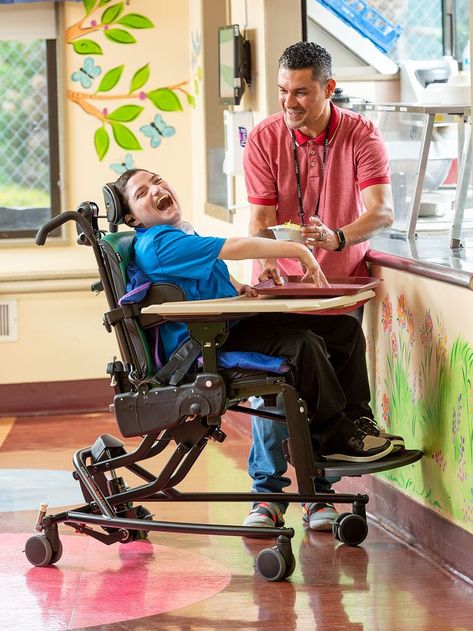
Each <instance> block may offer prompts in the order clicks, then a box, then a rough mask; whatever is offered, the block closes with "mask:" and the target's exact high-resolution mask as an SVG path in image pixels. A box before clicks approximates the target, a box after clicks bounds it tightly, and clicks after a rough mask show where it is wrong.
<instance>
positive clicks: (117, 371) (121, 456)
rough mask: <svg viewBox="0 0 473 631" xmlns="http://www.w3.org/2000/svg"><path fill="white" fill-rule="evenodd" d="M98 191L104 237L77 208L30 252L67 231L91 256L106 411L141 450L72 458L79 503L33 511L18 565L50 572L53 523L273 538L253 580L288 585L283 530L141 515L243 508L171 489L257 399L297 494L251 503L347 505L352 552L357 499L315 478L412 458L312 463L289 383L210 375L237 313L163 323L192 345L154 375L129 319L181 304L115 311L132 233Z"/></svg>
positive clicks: (107, 190) (359, 526) (100, 529)
mask: <svg viewBox="0 0 473 631" xmlns="http://www.w3.org/2000/svg"><path fill="white" fill-rule="evenodd" d="M103 190H104V197H105V206H106V210H107V214H106V218H107V220H108V222H109V232H108V233H106V234H105V233H104V232H103V231H101V230H100V229H99V227H98V218H99V209H98V206H97V205H96V204H95V203H93V202H84V203H82V204H81V205H80V206H79V207H78V209H77V210H76V211H68V212H64V213H62V214H60V215H58V216H57V217H54V218H53V219H51V220H50V221H48V222H47V223H46V224H44V225H43V226H42V227H41V228H40V229H39V231H38V234H37V237H36V243H37V244H38V245H43V244H44V243H45V241H46V238H47V236H48V234H49V233H51V232H52V231H53V230H55V229H57V228H58V227H59V226H61V225H62V224H64V223H66V222H68V221H74V222H76V226H77V232H78V235H79V236H78V242H79V243H83V244H86V245H90V246H91V247H92V250H93V252H94V255H95V258H96V261H97V265H98V272H99V276H100V279H99V280H98V281H97V282H96V283H94V284H93V285H92V288H91V289H92V291H94V292H98V291H103V292H104V293H105V296H106V299H107V302H108V311H107V312H106V313H105V315H104V321H103V323H104V325H105V327H106V328H107V330H108V331H112V330H113V331H114V332H115V334H116V337H117V341H118V346H119V349H120V354H121V360H117V359H114V360H113V361H112V362H110V363H109V364H108V367H107V373H108V374H109V375H110V377H111V385H112V386H113V387H114V390H115V396H114V400H113V405H112V406H111V409H112V410H113V411H114V412H115V415H116V420H117V424H118V427H119V429H120V432H121V434H122V436H123V437H124V438H129V437H141V442H140V444H139V446H138V447H137V448H136V449H134V450H133V451H131V452H128V451H127V450H126V449H125V444H124V442H123V441H122V440H120V439H119V438H116V437H114V436H111V435H108V434H105V435H101V436H99V437H98V438H97V440H96V441H95V442H94V444H93V445H92V446H90V447H85V448H83V449H79V450H78V451H76V452H75V454H74V456H73V464H74V469H75V470H74V472H73V477H74V478H75V479H76V480H77V481H78V482H79V484H80V487H81V491H82V493H83V496H84V500H85V503H84V504H83V505H82V506H80V507H78V508H74V509H68V510H65V511H63V512H60V513H57V514H47V505H42V506H41V508H40V511H39V515H38V519H37V523H36V530H37V531H38V533H40V534H36V535H34V536H32V537H31V538H29V539H28V541H27V542H26V546H25V553H26V557H27V559H28V560H29V561H30V563H32V564H33V565H36V566H47V565H51V564H54V563H56V562H57V561H59V559H60V557H61V555H62V544H61V541H60V538H59V532H58V524H60V523H63V524H65V525H67V526H70V527H72V528H73V529H75V530H76V531H78V532H80V533H84V534H87V535H89V536H91V537H93V538H95V539H97V540H99V541H101V542H103V543H105V544H111V543H115V542H120V543H129V542H132V541H135V540H137V539H140V538H144V537H146V535H147V533H148V532H150V531H164V532H179V533H193V534H212V535H234V536H251V537H262V538H268V537H274V538H276V539H277V542H276V545H275V546H274V547H270V548H265V549H264V550H262V551H261V552H259V554H258V555H257V557H256V560H255V566H256V569H257V570H258V572H259V573H260V574H261V576H262V577H263V578H265V579H266V580H268V581H278V580H282V579H284V578H287V577H289V576H290V575H291V574H292V573H293V571H294V568H295V558H294V556H293V553H292V549H291V539H292V537H293V536H294V530H293V529H292V528H276V527H275V528H257V527H248V526H246V527H245V526H238V525H215V524H191V523H177V522H162V521H155V520H154V519H153V518H152V515H151V513H150V512H149V511H148V510H147V509H146V508H145V507H144V506H142V505H141V503H151V502H156V503H159V502H189V501H191V502H235V501H238V502H241V501H243V502H248V503H250V502H253V501H254V500H255V494H254V493H249V492H248V493H234V492H220V493H187V492H181V491H179V490H178V488H177V486H178V485H179V483H180V482H181V481H182V480H183V479H184V477H185V476H186V475H187V474H188V473H189V471H190V470H191V468H192V466H193V465H194V463H195V462H196V460H197V458H198V457H199V455H200V453H201V452H202V451H203V449H204V448H205V447H206V445H207V444H208V443H209V442H210V441H216V442H217V443H219V442H223V441H224V440H225V438H226V435H225V433H224V432H223V430H222V417H223V416H224V414H225V412H226V411H227V410H233V411H237V412H240V413H243V414H246V415H251V414H252V413H253V411H252V409H251V408H250V407H247V406H245V405H242V402H244V401H245V400H247V399H248V398H249V397H252V396H261V397H263V398H264V399H265V400H266V401H267V403H270V402H272V403H273V404H274V401H275V398H276V397H277V396H278V395H280V396H282V398H283V401H284V407H285V416H281V415H279V414H274V413H270V412H263V411H258V416H261V417H264V418H267V419H270V420H271V421H277V422H284V423H287V429H288V435H289V438H288V440H287V444H286V445H285V453H286V456H287V459H288V461H289V462H290V463H291V464H292V466H293V467H294V469H295V474H296V480H297V487H298V492H297V493H261V494H258V496H257V497H258V500H261V501H271V502H276V501H285V502H315V501H318V502H337V503H346V504H351V505H352V512H344V513H342V514H341V515H340V516H339V517H338V518H337V520H336V523H335V524H334V525H333V534H334V536H335V537H336V538H337V539H338V540H340V541H341V542H343V543H345V544H347V545H349V546H357V545H359V544H360V543H361V542H362V541H364V539H365V538H366V535H367V532H368V527H367V521H366V510H365V506H366V504H367V502H368V496H367V495H364V494H340V493H337V494H323V493H316V492H315V487H314V481H315V480H316V479H317V478H318V477H320V476H323V475H335V476H345V475H348V476H351V475H354V476H359V475H363V474H366V473H373V472H377V471H383V470H387V469H393V468H396V467H401V466H405V465H408V464H410V463H412V462H415V461H417V460H419V459H420V458H421V457H422V455H423V454H422V452H421V451H418V450H404V451H402V452H397V453H395V454H394V455H393V454H390V455H389V456H387V457H385V458H384V459H382V460H378V461H375V462H372V463H369V464H354V463H349V462H346V463H341V462H329V461H321V462H318V461H316V459H315V456H314V453H313V448H312V441H311V436H310V432H309V425H308V422H307V413H306V405H305V402H304V401H303V400H302V399H301V398H300V397H299V395H298V393H297V391H296V390H295V388H294V387H293V386H292V385H291V379H290V374H277V373H270V372H268V371H266V370H263V371H262V370H260V369H241V368H235V369H228V368H226V369H221V368H219V367H218V361H217V353H218V349H219V347H221V346H222V344H223V343H224V341H225V339H226V337H227V334H228V326H229V320H231V319H234V318H235V317H236V318H241V317H242V316H241V314H239V315H238V316H232V314H224V315H221V316H202V315H200V316H189V317H186V318H183V317H182V315H181V316H178V317H170V316H169V317H168V316H166V319H167V320H179V321H182V320H185V321H186V322H187V324H188V326H189V331H190V337H191V340H192V341H191V342H190V343H189V344H188V345H187V346H186V347H185V348H183V349H181V350H180V351H179V352H177V353H175V355H174V356H173V357H172V358H171V360H170V361H169V362H168V364H166V365H165V366H163V367H160V368H158V367H157V365H156V362H155V360H154V357H153V354H154V353H153V352H152V344H151V343H150V339H151V337H150V332H153V331H156V330H158V332H159V324H160V323H162V322H163V321H164V318H163V317H162V316H156V315H150V314H146V315H145V314H142V313H141V309H142V308H143V307H144V306H146V305H149V304H159V303H163V302H167V301H180V300H184V296H183V294H182V291H181V289H180V288H178V287H177V286H174V285H170V284H166V285H153V286H151V288H150V290H149V291H148V293H147V295H146V298H145V299H144V300H143V301H141V302H140V303H132V304H125V303H122V301H121V299H122V298H123V297H124V296H125V294H126V293H127V266H128V264H129V262H130V261H131V259H132V256H133V239H134V231H120V232H119V231H118V230H117V225H118V224H119V223H121V220H122V216H121V209H120V203H119V199H118V197H117V194H116V191H115V190H114V186H113V184H107V185H106V186H105V187H104V189H103ZM246 317H251V315H249V316H246ZM199 353H201V355H202V362H201V363H202V367H201V368H200V369H199V368H197V366H198V363H197V362H196V358H197V355H198V354H199ZM166 449H167V450H168V451H169V452H170V456H169V458H168V460H167V462H166V463H165V465H164V468H163V469H162V471H161V472H160V473H159V474H157V475H155V474H154V473H151V472H150V471H148V470H147V469H145V468H144V467H143V465H142V462H143V461H144V460H147V459H150V458H153V457H154V456H156V455H157V454H159V453H161V452H164V450H166ZM121 470H128V471H131V472H133V474H135V475H136V476H138V478H140V480H142V481H143V482H142V483H141V484H138V485H136V486H134V487H129V486H128V485H127V483H126V482H125V480H124V478H123V477H122V475H121V473H122V471H121Z"/></svg>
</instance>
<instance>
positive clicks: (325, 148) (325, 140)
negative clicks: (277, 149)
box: [291, 121, 330, 226]
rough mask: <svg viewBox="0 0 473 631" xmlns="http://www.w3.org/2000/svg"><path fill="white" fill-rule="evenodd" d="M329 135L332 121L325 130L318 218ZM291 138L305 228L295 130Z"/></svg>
mask: <svg viewBox="0 0 473 631" xmlns="http://www.w3.org/2000/svg"><path fill="white" fill-rule="evenodd" d="M329 133H330V121H329V122H328V125H327V127H326V128H325V136H324V152H323V156H322V174H321V178H320V186H319V194H318V196H317V202H316V204H315V210H314V217H317V216H318V214H319V206H320V197H321V195H322V187H323V183H324V173H325V164H326V161H327V145H328V141H329ZM291 137H292V152H293V156H294V171H295V172H296V186H297V199H298V202H299V213H298V214H299V219H300V224H301V226H303V225H304V224H305V212H304V205H303V203H302V188H301V174H300V168H299V158H298V157H297V143H296V135H295V133H294V130H293V129H291Z"/></svg>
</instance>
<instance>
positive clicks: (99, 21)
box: [65, 0, 202, 173]
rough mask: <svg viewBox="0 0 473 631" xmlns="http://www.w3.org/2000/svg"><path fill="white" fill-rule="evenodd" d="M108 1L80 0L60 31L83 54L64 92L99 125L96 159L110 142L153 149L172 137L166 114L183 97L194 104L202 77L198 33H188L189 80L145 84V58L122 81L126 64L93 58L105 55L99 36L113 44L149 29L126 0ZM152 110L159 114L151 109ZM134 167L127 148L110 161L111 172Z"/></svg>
mask: <svg viewBox="0 0 473 631" xmlns="http://www.w3.org/2000/svg"><path fill="white" fill-rule="evenodd" d="M111 1H112V0H82V4H83V8H84V15H83V17H82V18H81V19H80V20H79V21H78V22H76V23H75V24H73V25H71V26H69V27H68V28H67V29H66V34H65V38H66V42H67V44H69V45H71V46H72V48H73V50H74V52H75V53H77V55H81V56H83V59H82V60H81V63H80V67H78V68H77V70H75V71H74V72H73V73H72V74H71V81H72V82H73V83H74V84H77V85H74V89H69V90H68V91H67V98H68V99H69V100H70V101H72V102H73V103H76V104H77V105H78V106H79V107H81V108H82V110H83V111H84V112H85V113H86V114H88V115H89V116H93V117H94V118H96V119H97V121H98V123H99V126H98V127H97V129H96V131H95V134H94V138H93V143H94V147H95V151H96V153H97V157H98V159H99V160H100V161H102V160H103V159H104V158H105V156H106V155H107V153H108V151H109V149H110V145H111V143H112V142H115V143H116V145H118V147H120V148H121V149H124V150H126V151H127V152H131V151H139V150H142V149H143V147H144V146H145V147H150V148H152V149H157V148H158V147H159V146H160V145H161V142H163V141H164V140H165V139H169V138H172V137H173V136H174V135H175V133H176V129H175V127H173V126H171V125H169V124H168V123H167V121H166V118H165V113H166V112H180V111H183V101H184V102H186V103H187V105H188V106H190V107H192V108H193V107H195V97H196V96H197V95H198V94H199V92H200V83H201V81H202V67H201V58H200V52H201V46H200V36H199V35H197V34H193V35H192V38H191V52H192V60H191V63H192V76H191V78H190V79H187V80H183V81H178V82H176V83H175V84H173V85H167V86H149V79H150V63H146V64H144V65H142V66H141V67H139V68H136V69H133V70H134V72H133V75H132V78H131V80H130V81H129V82H127V83H126V84H125V82H124V81H123V79H122V75H123V71H124V69H125V64H120V65H116V66H114V67H112V68H110V67H108V65H107V64H108V62H109V59H108V58H107V57H105V56H104V57H102V58H97V57H96V56H98V55H103V54H104V53H103V49H102V46H101V45H100V38H101V37H104V38H106V39H107V40H108V41H109V42H113V43H114V44H117V45H133V44H136V43H137V40H136V37H135V35H134V34H133V33H132V31H136V30H140V29H149V28H154V24H153V22H152V21H151V20H150V19H149V18H148V17H146V16H145V15H141V14H139V13H132V12H128V6H129V4H130V2H129V1H128V2H126V3H125V2H116V3H114V4H110V3H111ZM92 36H93V38H92ZM96 36H98V37H96ZM190 84H192V90H191V89H190V88H189V85H190ZM116 104H117V106H116ZM153 109H157V110H159V111H160V112H161V113H159V114H156V113H154V112H153ZM163 113H164V114H163ZM140 123H141V124H140ZM133 167H134V161H133V157H132V154H131V153H126V154H125V156H124V157H123V159H122V160H121V161H120V162H115V163H113V164H111V165H110V168H111V169H112V170H113V171H115V172H116V173H122V172H123V171H125V170H126V169H128V168H133Z"/></svg>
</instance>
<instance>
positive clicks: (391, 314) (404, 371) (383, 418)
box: [368, 293, 473, 532]
mask: <svg viewBox="0 0 473 631" xmlns="http://www.w3.org/2000/svg"><path fill="white" fill-rule="evenodd" d="M413 302H414V298H413ZM374 324H375V326H374V330H373V334H374V336H373V339H372V341H371V343H370V344H369V351H368V356H369V358H370V365H371V369H372V372H373V369H374V373H375V374H374V381H375V385H376V387H375V388H374V389H373V391H376V400H375V401H373V402H372V403H373V408H374V410H373V411H374V412H375V415H376V418H378V419H379V420H380V422H381V425H383V426H384V427H385V428H386V429H387V430H389V431H390V432H392V433H399V434H401V435H403V436H404V437H405V439H406V444H407V445H408V446H409V445H411V446H412V447H416V448H422V449H423V450H424V453H425V457H424V458H423V459H422V460H421V461H420V462H419V463H416V464H414V465H411V466H410V467H404V468H401V469H395V470H393V471H388V472H385V473H381V474H379V476H380V477H382V478H385V480H386V481H388V482H389V483H391V484H392V485H394V486H397V487H399V488H400V489H401V490H402V491H403V492H405V493H407V494H408V495H410V496H412V497H414V498H417V499H419V500H421V501H422V502H423V503H425V504H427V505H429V506H430V507H431V508H434V509H435V510H437V511H438V512H440V513H441V514H443V515H444V516H446V517H449V518H451V519H453V520H454V521H455V522H456V523H458V525H461V526H462V527H464V528H465V529H467V530H469V531H471V532H473V386H472V384H473V347H472V346H471V345H470V343H469V342H468V341H466V340H464V339H462V338H461V337H457V338H456V339H453V340H451V342H450V341H449V340H448V337H447V333H446V327H445V322H444V320H443V318H442V316H441V315H436V316H433V315H432V314H431V312H430V310H428V309H425V310H424V311H423V312H421V310H420V309H419V306H418V305H417V307H416V308H413V307H411V306H410V305H409V302H408V299H407V298H406V295H405V294H404V293H400V294H397V295H396V294H394V295H391V294H390V293H386V294H385V296H384V299H383V300H382V302H381V303H380V304H378V312H377V318H376V322H375V323H374Z"/></svg>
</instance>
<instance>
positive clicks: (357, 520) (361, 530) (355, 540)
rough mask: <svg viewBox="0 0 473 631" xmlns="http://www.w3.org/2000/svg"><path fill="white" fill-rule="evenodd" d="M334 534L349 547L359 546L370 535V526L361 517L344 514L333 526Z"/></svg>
mask: <svg viewBox="0 0 473 631" xmlns="http://www.w3.org/2000/svg"><path fill="white" fill-rule="evenodd" d="M332 532H333V534H334V536H335V538H336V539H338V540H339V541H341V542H342V543H345V544H346V545H348V546H358V545H359V544H360V543H362V542H363V541H364V540H365V539H366V536H367V534H368V524H367V523H366V519H364V518H363V517H361V515H355V514H354V513H342V514H341V515H339V516H338V517H337V519H336V520H335V523H334V524H333V525H332Z"/></svg>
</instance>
